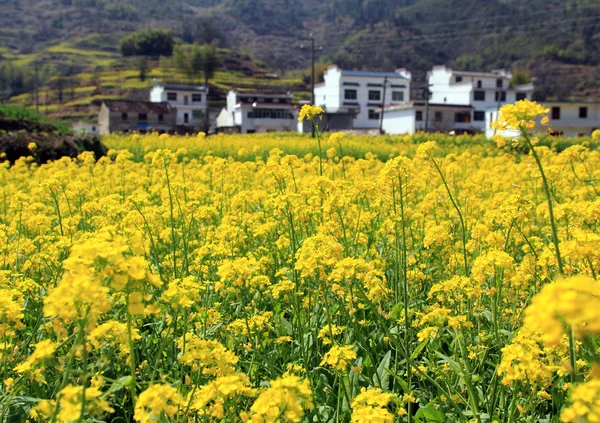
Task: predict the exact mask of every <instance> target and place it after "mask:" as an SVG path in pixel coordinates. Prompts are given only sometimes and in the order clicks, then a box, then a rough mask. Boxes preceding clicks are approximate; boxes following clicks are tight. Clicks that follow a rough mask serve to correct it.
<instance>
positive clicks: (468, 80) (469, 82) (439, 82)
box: [427, 65, 533, 132]
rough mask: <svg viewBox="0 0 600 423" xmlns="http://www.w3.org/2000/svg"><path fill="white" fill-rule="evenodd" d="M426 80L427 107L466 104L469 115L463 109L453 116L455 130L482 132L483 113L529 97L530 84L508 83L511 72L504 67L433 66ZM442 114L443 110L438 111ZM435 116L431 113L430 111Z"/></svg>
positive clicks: (530, 92) (484, 118)
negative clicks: (476, 69) (462, 68)
mask: <svg viewBox="0 0 600 423" xmlns="http://www.w3.org/2000/svg"><path fill="white" fill-rule="evenodd" d="M427 80H428V84H429V91H430V92H431V97H430V99H429V104H430V107H436V106H442V105H452V106H470V107H471V111H470V113H469V114H467V113H466V111H464V114H462V112H461V111H457V112H456V113H461V114H460V115H456V116H457V117H456V119H458V120H457V121H456V122H455V123H456V125H455V126H456V129H461V130H462V129H465V130H466V129H468V130H471V131H477V132H485V131H486V122H485V121H486V115H485V114H486V112H489V110H490V109H491V108H494V107H495V108H496V109H499V108H500V107H501V106H502V105H503V104H506V103H515V102H517V101H519V100H523V99H529V100H531V98H532V95H533V84H526V85H512V82H511V81H512V74H511V73H510V72H508V71H505V70H495V71H492V72H465V71H455V70H453V69H450V68H448V67H446V66H443V65H442V66H434V67H433V69H432V70H431V71H430V72H428V74H427ZM439 112H441V113H443V110H439ZM434 116H435V112H434Z"/></svg>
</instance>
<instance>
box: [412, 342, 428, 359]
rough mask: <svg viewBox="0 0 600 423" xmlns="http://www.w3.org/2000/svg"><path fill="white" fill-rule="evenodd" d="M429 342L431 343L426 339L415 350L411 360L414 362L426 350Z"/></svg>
mask: <svg viewBox="0 0 600 423" xmlns="http://www.w3.org/2000/svg"><path fill="white" fill-rule="evenodd" d="M428 342H429V339H426V340H424V341H423V342H421V343H420V344H419V346H418V347H417V348H415V350H414V351H413V353H412V354H411V355H410V358H411V359H412V360H414V359H415V358H417V357H418V355H419V354H420V353H421V351H423V348H425V346H426V345H427V343H428Z"/></svg>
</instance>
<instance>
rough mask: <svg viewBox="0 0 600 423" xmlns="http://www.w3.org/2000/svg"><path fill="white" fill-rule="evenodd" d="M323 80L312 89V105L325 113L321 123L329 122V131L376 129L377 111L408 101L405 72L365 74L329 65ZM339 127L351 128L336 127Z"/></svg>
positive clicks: (409, 75)
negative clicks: (346, 125)
mask: <svg viewBox="0 0 600 423" xmlns="http://www.w3.org/2000/svg"><path fill="white" fill-rule="evenodd" d="M323 77H324V80H325V82H323V83H322V84H319V85H317V86H316V87H315V92H314V94H315V103H316V105H317V106H320V107H322V108H323V110H324V111H325V113H324V115H325V116H324V119H325V120H327V121H329V122H331V125H329V129H330V130H341V129H374V128H379V124H380V118H381V116H380V113H379V111H378V109H380V108H381V107H385V106H389V105H399V104H403V103H407V102H408V101H409V100H410V98H409V97H410V83H411V78H412V76H411V73H410V72H408V71H407V70H406V69H398V70H396V72H365V71H351V70H343V69H340V68H339V67H337V66H335V65H333V66H330V67H329V68H328V69H327V70H326V71H325V74H324V75H323ZM384 85H385V88H384ZM384 91H385V98H384ZM350 118H351V119H350ZM342 123H345V124H347V123H351V125H352V126H351V127H340V125H341V124H342Z"/></svg>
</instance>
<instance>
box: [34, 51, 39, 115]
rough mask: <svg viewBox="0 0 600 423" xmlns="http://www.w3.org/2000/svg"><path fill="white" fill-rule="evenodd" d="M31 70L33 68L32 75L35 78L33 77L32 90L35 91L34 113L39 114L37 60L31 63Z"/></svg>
mask: <svg viewBox="0 0 600 423" xmlns="http://www.w3.org/2000/svg"><path fill="white" fill-rule="evenodd" d="M33 68H34V73H35V77H34V81H33V84H34V87H35V88H34V89H35V111H36V112H38V113H39V111H40V99H39V81H38V61H37V58H36V59H35V60H34V61H33Z"/></svg>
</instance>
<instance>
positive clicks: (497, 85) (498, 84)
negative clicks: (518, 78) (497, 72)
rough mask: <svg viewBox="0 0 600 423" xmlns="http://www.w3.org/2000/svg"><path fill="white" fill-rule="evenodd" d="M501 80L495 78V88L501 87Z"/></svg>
mask: <svg viewBox="0 0 600 423" xmlns="http://www.w3.org/2000/svg"><path fill="white" fill-rule="evenodd" d="M503 82H504V81H503V80H502V79H496V88H502V84H503Z"/></svg>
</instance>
